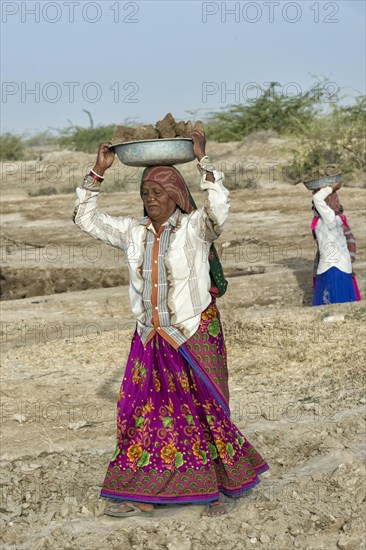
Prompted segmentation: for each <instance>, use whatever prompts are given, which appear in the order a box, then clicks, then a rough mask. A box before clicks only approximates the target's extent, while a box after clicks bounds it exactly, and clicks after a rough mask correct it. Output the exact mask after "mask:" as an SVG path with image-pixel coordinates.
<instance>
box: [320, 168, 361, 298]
mask: <svg viewBox="0 0 366 550" xmlns="http://www.w3.org/2000/svg"><path fill="white" fill-rule="evenodd" d="M330 179H332V178H330ZM341 186H342V184H341V182H336V183H333V184H332V185H327V186H326V187H321V188H320V189H318V190H316V191H313V212H314V218H313V221H312V223H311V230H312V232H313V236H314V238H315V240H316V243H317V253H316V256H315V261H314V298H313V306H320V305H326V304H337V303H341V302H355V301H358V300H360V299H361V297H360V292H359V290H358V286H357V281H356V277H355V275H354V273H353V270H352V263H353V262H354V261H355V259H356V241H355V238H354V236H353V234H352V231H351V228H350V227H349V225H348V221H347V218H346V216H344V214H343V207H342V205H341V204H340V202H339V197H338V195H337V191H338V190H339V189H340V188H341Z"/></svg>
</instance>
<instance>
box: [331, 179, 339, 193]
mask: <svg viewBox="0 0 366 550" xmlns="http://www.w3.org/2000/svg"><path fill="white" fill-rule="evenodd" d="M331 187H332V189H333V193H334V192H335V191H338V189H340V188H341V187H342V183H341V182H340V181H338V182H337V183H333V185H332V186H331Z"/></svg>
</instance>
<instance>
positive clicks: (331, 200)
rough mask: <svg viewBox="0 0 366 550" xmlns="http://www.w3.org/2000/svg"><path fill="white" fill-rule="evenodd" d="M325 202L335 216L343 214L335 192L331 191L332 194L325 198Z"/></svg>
mask: <svg viewBox="0 0 366 550" xmlns="http://www.w3.org/2000/svg"><path fill="white" fill-rule="evenodd" d="M325 202H326V203H327V205H328V206H329V207H330V208H331V209H332V210H334V212H336V213H337V214H338V213H342V212H343V208H342V205H341V203H340V202H339V197H338V195H337V192H336V191H333V193H331V194H330V195H328V196H327V198H326V199H325Z"/></svg>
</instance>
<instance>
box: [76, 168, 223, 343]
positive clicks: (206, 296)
mask: <svg viewBox="0 0 366 550" xmlns="http://www.w3.org/2000/svg"><path fill="white" fill-rule="evenodd" d="M213 174H214V177H215V182H214V183H211V182H209V181H206V175H205V174H204V175H203V176H202V178H201V184H200V185H201V189H202V190H207V199H206V202H205V205H204V206H203V207H202V208H199V209H197V210H195V211H193V212H192V213H190V214H183V213H182V212H181V211H180V210H179V209H177V210H176V211H175V212H174V214H173V215H172V216H171V217H170V218H169V220H168V222H167V224H166V225H165V226H164V229H163V230H162V232H161V233H160V234H159V235H156V233H155V231H154V229H153V227H152V224H151V223H150V220H149V219H148V218H147V217H145V218H142V219H138V218H134V217H130V216H126V217H125V216H121V217H114V216H109V215H107V214H103V213H102V212H99V210H98V209H97V198H98V195H99V192H93V191H90V190H87V189H84V188H82V187H78V188H77V190H76V193H77V201H76V206H75V211H74V222H75V224H76V225H77V226H78V227H80V229H82V231H85V232H86V233H88V234H89V235H91V236H92V237H94V238H96V239H99V240H101V241H103V242H105V243H108V244H111V245H112V246H115V247H117V248H119V249H121V250H123V252H124V254H125V259H126V263H127V266H128V270H129V276H130V284H129V297H130V302H131V306H132V311H133V313H134V314H135V316H136V318H137V330H138V333H139V335H140V337H141V339H142V341H143V343H144V344H145V345H146V343H147V342H148V341H149V340H150V338H151V337H152V336H153V334H154V333H155V332H158V333H160V334H161V336H162V337H163V338H165V339H166V340H167V341H168V342H169V343H171V344H172V345H173V346H174V347H175V348H177V347H179V346H180V345H181V344H183V343H184V342H185V341H186V340H188V339H189V338H190V337H191V336H192V335H193V334H194V333H195V332H196V330H197V328H198V325H199V322H200V317H201V313H202V311H204V310H205V309H206V307H207V306H208V305H209V304H210V302H211V299H212V298H211V294H210V292H209V289H210V275H209V262H208V254H209V250H210V246H211V243H212V242H213V241H214V240H215V239H217V238H218V236H219V235H220V233H221V232H222V230H223V226H224V222H225V220H226V219H227V216H228V213H229V207H230V200H229V191H228V190H227V189H226V188H225V187H224V185H223V178H224V175H223V173H222V172H218V171H214V172H213Z"/></svg>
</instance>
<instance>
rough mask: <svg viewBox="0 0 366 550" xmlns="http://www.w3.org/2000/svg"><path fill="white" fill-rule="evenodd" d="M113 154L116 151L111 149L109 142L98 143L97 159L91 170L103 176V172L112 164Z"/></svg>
mask: <svg viewBox="0 0 366 550" xmlns="http://www.w3.org/2000/svg"><path fill="white" fill-rule="evenodd" d="M115 154H116V152H115V150H114V149H113V147H112V144H111V142H108V143H101V144H100V145H99V149H98V156H97V161H96V163H95V166H94V168H93V171H94V172H96V173H97V174H98V176H103V175H104V172H105V171H106V170H108V168H110V167H111V166H112V164H113V161H114V157H115Z"/></svg>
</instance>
